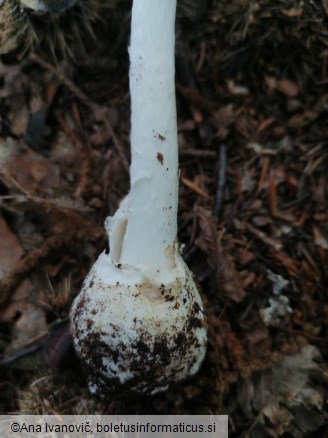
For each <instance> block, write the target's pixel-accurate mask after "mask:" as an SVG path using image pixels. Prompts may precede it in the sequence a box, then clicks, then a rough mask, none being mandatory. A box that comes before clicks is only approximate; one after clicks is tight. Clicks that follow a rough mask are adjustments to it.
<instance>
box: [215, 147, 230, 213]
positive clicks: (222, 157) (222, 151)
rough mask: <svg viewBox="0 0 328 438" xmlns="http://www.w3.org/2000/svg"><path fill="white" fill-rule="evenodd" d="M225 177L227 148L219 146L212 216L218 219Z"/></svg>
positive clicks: (220, 211)
mask: <svg viewBox="0 0 328 438" xmlns="http://www.w3.org/2000/svg"><path fill="white" fill-rule="evenodd" d="M226 175H227V147H226V145H225V144H221V145H220V148H219V171H218V185H217V190H216V199H215V207H214V215H215V216H216V217H217V218H218V219H220V217H221V215H222V205H223V199H224V190H225V185H226Z"/></svg>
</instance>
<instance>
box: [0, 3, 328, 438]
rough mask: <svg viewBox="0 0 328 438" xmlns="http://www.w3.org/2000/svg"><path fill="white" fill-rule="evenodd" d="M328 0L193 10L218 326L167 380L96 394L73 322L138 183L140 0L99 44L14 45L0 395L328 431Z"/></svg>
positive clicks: (193, 204) (2, 137)
mask: <svg viewBox="0 0 328 438" xmlns="http://www.w3.org/2000/svg"><path fill="white" fill-rule="evenodd" d="M305 3H306V5H307V2H305ZM309 4H310V2H309ZM325 4H326V3H325V2H324V1H323V2H322V4H321V2H320V1H317V2H311V7H310V6H304V3H303V2H296V1H282V0H281V1H276V2H267V1H264V0H262V1H256V0H245V1H241V0H230V1H226V0H220V1H219V0H211V1H208V5H207V8H206V9H205V10H204V12H203V14H202V15H200V16H198V17H194V18H195V19H194V20H190V19H188V18H179V19H178V22H177V50H176V84H177V107H178V129H179V147H180V169H181V173H180V191H179V217H178V223H179V240H180V242H182V243H184V245H185V249H184V258H185V260H186V261H187V263H188V265H189V266H190V268H191V269H192V270H193V272H194V274H195V279H196V281H197V282H198V284H199V288H200V291H201V293H202V297H203V300H204V303H205V308H206V313H207V318H208V324H209V343H208V351H207V355H206V358H205V361H204V363H203V365H202V367H201V369H200V371H199V373H198V374H197V375H196V376H195V377H194V378H192V379H191V380H190V381H188V382H183V383H181V384H178V385H175V386H174V387H172V388H170V389H169V390H168V391H167V392H165V393H162V394H158V395H156V396H154V397H152V398H145V397H143V398H141V397H140V398H133V399H132V398H130V399H126V398H118V397H116V396H114V395H113V397H112V398H109V399H107V400H106V402H104V401H98V400H96V399H93V398H91V397H90V395H89V394H88V389H87V383H86V376H85V372H84V370H83V368H82V367H81V365H80V363H79V361H78V359H77V358H76V357H75V356H74V353H73V352H72V350H71V348H70V346H71V343H70V337H69V328H68V327H69V326H68V316H69V309H70V306H71V303H72V300H73V299H74V297H75V296H76V295H77V294H78V292H79V290H80V287H81V284H82V281H83V279H84V278H85V276H86V274H87V272H88V271H89V269H90V267H91V266H92V264H93V262H94V261H95V260H96V258H97V256H98V255H99V253H100V252H101V251H103V250H104V248H105V247H106V245H107V240H106V239H107V236H106V234H105V232H104V228H103V223H104V220H105V218H106V216H108V215H111V214H113V213H114V212H115V210H116V209H117V207H118V205H119V202H120V200H121V199H122V198H123V197H124V195H125V194H126V193H127V192H128V190H129V173H128V167H129V160H130V152H129V130H130V102H129V91H128V65H129V62H128V52H127V47H128V42H129V29H130V13H129V5H128V4H127V2H123V4H122V5H119V6H118V7H117V8H116V9H113V10H111V11H109V12H108V17H107V18H106V20H105V21H106V25H105V24H104V23H103V24H100V25H99V26H98V25H97V29H96V42H90V43H88V44H86V50H87V52H88V53H89V55H87V56H85V55H83V54H82V53H80V52H79V51H77V52H78V55H77V54H76V52H75V60H74V61H72V60H69V59H68V60H66V61H60V60H59V61H58V62H56V61H54V60H53V59H51V57H49V56H47V53H46V52H44V51H42V49H40V50H37V51H35V52H34V53H30V54H28V55H26V56H25V57H24V58H22V59H20V60H17V59H16V60H15V58H12V57H8V56H7V57H3V60H2V62H1V63H0V104H1V106H0V209H1V213H0V260H1V269H0V306H1V307H0V309H1V310H0V413H7V412H20V413H30V414H36V413H50V414H52V413H58V414H71V413H80V414H86V413H105V414H127V413H129V414H145V413H148V414H211V413H214V414H219V413H220V414H221V413H222V414H225V413H229V427H230V436H232V437H234V436H236V437H242V436H249V437H252V438H253V437H254V438H255V437H261V438H262V437H264V438H265V437H281V436H283V437H296V438H298V437H307V436H309V437H315V436H318V437H323V436H328V435H325V433H327V432H326V430H327V424H328V409H327V399H328V389H327V388H328V385H327V382H328V366H327V365H328V364H327V360H328V300H327V294H328V287H327V284H328V208H327V207H328V124H327V116H328V45H326V42H327V41H328V27H326V25H327V22H328V18H327V15H325V14H326V12H328V11H327V7H326V6H325ZM196 18H197V19H196ZM74 50H75V48H74V47H72V51H73V52H74Z"/></svg>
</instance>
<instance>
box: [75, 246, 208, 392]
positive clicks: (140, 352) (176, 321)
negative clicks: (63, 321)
mask: <svg viewBox="0 0 328 438" xmlns="http://www.w3.org/2000/svg"><path fill="white" fill-rule="evenodd" d="M175 259H176V264H175V267H174V268H173V269H170V270H169V271H165V272H164V271H163V272H158V273H156V277H158V278H145V276H144V274H143V273H141V272H140V271H135V270H133V269H129V268H127V267H125V268H124V269H122V267H121V268H120V267H118V266H115V264H113V262H112V261H111V259H110V256H109V255H106V254H104V253H103V254H101V256H100V257H99V259H98V260H97V262H96V263H95V265H94V267H93V269H92V270H91V272H90V274H89V275H88V277H87V278H86V280H85V283H84V285H83V288H82V291H81V293H80V294H79V295H78V297H77V298H76V299H75V301H74V303H73V306H72V311H71V319H72V333H73V338H74V344H75V348H76V351H77V353H78V354H79V356H80V357H81V359H82V360H83V361H84V363H85V364H86V365H87V366H88V368H89V370H90V372H91V374H92V375H91V379H90V381H91V384H90V391H91V392H92V393H94V394H98V395H101V394H106V393H108V392H111V391H115V390H117V389H119V390H120V391H122V390H123V391H128V392H137V393H144V394H155V393H157V392H159V391H164V390H166V389H167V388H168V385H169V384H170V383H173V382H178V381H181V380H183V379H186V378H188V377H190V376H192V375H194V374H195V373H196V372H197V371H198V369H199V366H200V364H201V362H202V360H203V358H204V356H205V352H206V341H207V329H206V319H205V315H204V312H203V307H202V301H201V298H200V295H199V293H198V290H197V288H196V286H195V283H194V281H193V278H192V273H191V272H190V270H189V269H188V267H187V266H186V264H185V263H184V261H183V259H182V257H181V255H180V254H179V252H178V250H177V251H176V254H175ZM104 273H106V274H105V275H104ZM113 280H114V281H113Z"/></svg>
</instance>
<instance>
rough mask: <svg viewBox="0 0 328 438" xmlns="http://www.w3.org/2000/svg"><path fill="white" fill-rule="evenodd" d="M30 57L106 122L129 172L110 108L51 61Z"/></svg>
mask: <svg viewBox="0 0 328 438" xmlns="http://www.w3.org/2000/svg"><path fill="white" fill-rule="evenodd" d="M30 59H31V60H32V61H34V62H36V63H37V64H39V65H41V67H43V68H44V69H46V70H48V71H50V72H52V73H53V74H54V75H55V76H56V77H57V78H58V79H60V81H61V82H62V83H63V84H64V85H65V86H66V87H67V88H68V89H69V90H70V91H71V92H72V93H73V94H75V96H76V97H78V99H80V100H81V101H82V102H83V103H84V104H85V105H86V106H88V107H89V109H90V110H91V111H92V113H93V114H94V115H95V118H96V119H97V120H98V121H101V122H103V123H104V125H105V127H106V129H107V131H108V132H109V134H110V136H111V138H112V140H113V143H114V146H115V148H116V150H117V152H118V154H119V156H120V158H121V160H122V163H123V166H124V168H125V170H126V171H127V172H128V173H129V167H130V166H129V162H128V160H127V158H126V156H125V151H124V148H123V146H122V144H121V142H120V140H119V138H118V137H117V135H116V134H115V131H114V129H113V127H112V125H111V124H110V122H109V114H108V108H106V107H103V106H100V105H98V104H97V103H95V102H93V101H92V100H91V99H90V98H89V96H87V95H86V94H85V93H84V92H83V91H82V90H81V89H80V88H79V87H77V86H76V85H75V84H74V82H73V81H71V80H70V79H68V78H67V76H66V75H65V74H64V73H63V72H62V71H61V70H60V69H59V68H57V67H54V66H53V65H51V64H50V63H48V62H46V61H45V60H44V59H42V58H41V57H40V56H38V55H36V54H35V53H33V54H31V55H30Z"/></svg>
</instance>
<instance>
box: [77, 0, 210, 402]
mask: <svg viewBox="0 0 328 438" xmlns="http://www.w3.org/2000/svg"><path fill="white" fill-rule="evenodd" d="M175 12H176V0H134V1H133V7H132V30H131V45H130V49H129V52H130V61H131V66H130V92H131V105H132V117H131V125H132V127H131V149H132V163H131V189H130V192H129V194H128V195H127V196H126V197H125V199H124V200H123V201H122V203H121V205H120V207H119V209H118V211H117V212H116V213H115V215H114V216H112V217H109V218H107V220H106V223H105V226H106V229H107V232H108V236H109V247H110V251H109V254H106V253H105V252H103V253H102V254H101V255H100V256H99V258H98V260H97V261H96V263H95V264H94V266H93V268H92V270H91V272H90V273H89V275H88V276H87V278H86V280H85V282H84V285H83V287H82V291H81V292H80V294H79V295H78V296H77V298H76V299H75V301H74V303H73V307H72V311H71V319H72V333H73V338H74V344H75V348H76V351H77V353H78V354H79V356H80V357H81V358H82V360H83V361H84V362H85V364H86V365H87V367H88V368H89V370H90V390H91V392H93V393H97V394H105V393H107V392H108V391H112V390H114V389H116V388H120V390H122V389H123V390H127V391H132V392H139V393H149V394H155V393H156V392H159V391H163V390H165V389H167V387H168V385H169V384H170V383H172V382H178V381H180V380H183V379H185V378H187V377H189V376H192V375H194V374H195V373H196V372H197V371H198V369H199V366H200V364H201V362H202V360H203V358H204V356H205V351H206V340H207V330H206V320H205V316H204V311H203V305H202V301H201V298H200V295H199V292H198V290H197V288H196V286H195V283H194V280H193V276H192V273H191V272H190V270H189V269H188V267H187V266H186V264H185V263H184V261H183V259H182V256H181V254H180V251H179V245H178V243H177V240H176V237H177V205H178V145H177V124H176V104H175V84H174V42H175V32H174V30H175Z"/></svg>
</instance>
